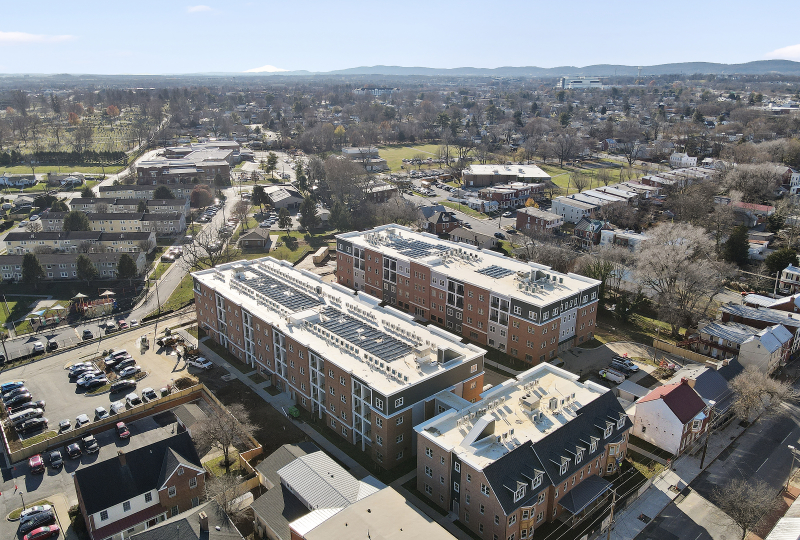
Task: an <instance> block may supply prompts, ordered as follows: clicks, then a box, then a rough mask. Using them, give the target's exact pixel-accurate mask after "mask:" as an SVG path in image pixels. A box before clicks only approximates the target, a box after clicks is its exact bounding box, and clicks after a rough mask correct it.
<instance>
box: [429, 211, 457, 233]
mask: <svg viewBox="0 0 800 540" xmlns="http://www.w3.org/2000/svg"><path fill="white" fill-rule="evenodd" d="M425 221H426V222H427V230H428V232H429V233H433V234H449V233H450V231H452V230H453V229H455V228H457V227H459V226H460V225H461V221H460V220H459V219H458V218H457V217H456V213H455V212H438V211H437V212H433V213H432V214H431V215H430V217H427V218H426V220H425Z"/></svg>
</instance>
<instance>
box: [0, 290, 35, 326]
mask: <svg viewBox="0 0 800 540" xmlns="http://www.w3.org/2000/svg"><path fill="white" fill-rule="evenodd" d="M5 298H6V301H5V302H3V303H2V305H0V324H5V322H6V321H8V320H11V321H18V320H19V319H21V318H23V317H25V316H26V315H28V314H29V313H30V306H31V304H33V303H34V302H35V301H36V300H41V298H35V297H32V296H22V297H20V296H6V297H5Z"/></svg>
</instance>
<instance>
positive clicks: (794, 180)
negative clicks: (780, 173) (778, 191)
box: [788, 169, 800, 195]
mask: <svg viewBox="0 0 800 540" xmlns="http://www.w3.org/2000/svg"><path fill="white" fill-rule="evenodd" d="M788 184H789V194H791V195H797V194H798V193H800V171H797V170H795V169H789V180H788Z"/></svg>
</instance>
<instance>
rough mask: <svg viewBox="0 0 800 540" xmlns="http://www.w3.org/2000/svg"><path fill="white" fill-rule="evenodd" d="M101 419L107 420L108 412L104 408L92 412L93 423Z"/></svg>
mask: <svg viewBox="0 0 800 540" xmlns="http://www.w3.org/2000/svg"><path fill="white" fill-rule="evenodd" d="M103 418H108V411H107V410H106V409H105V407H97V408H96V409H95V410H94V420H95V422H96V421H98V420H102V419H103Z"/></svg>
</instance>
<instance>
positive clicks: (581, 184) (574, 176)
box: [569, 170, 591, 193]
mask: <svg viewBox="0 0 800 540" xmlns="http://www.w3.org/2000/svg"><path fill="white" fill-rule="evenodd" d="M590 180H591V178H590V177H589V175H588V174H586V173H585V172H583V171H580V170H575V171H572V172H571V173H570V175H569V183H570V184H571V185H572V187H573V188H575V189H577V190H578V193H580V192H581V191H583V190H584V189H586V188H587V187H589V181H590Z"/></svg>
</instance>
